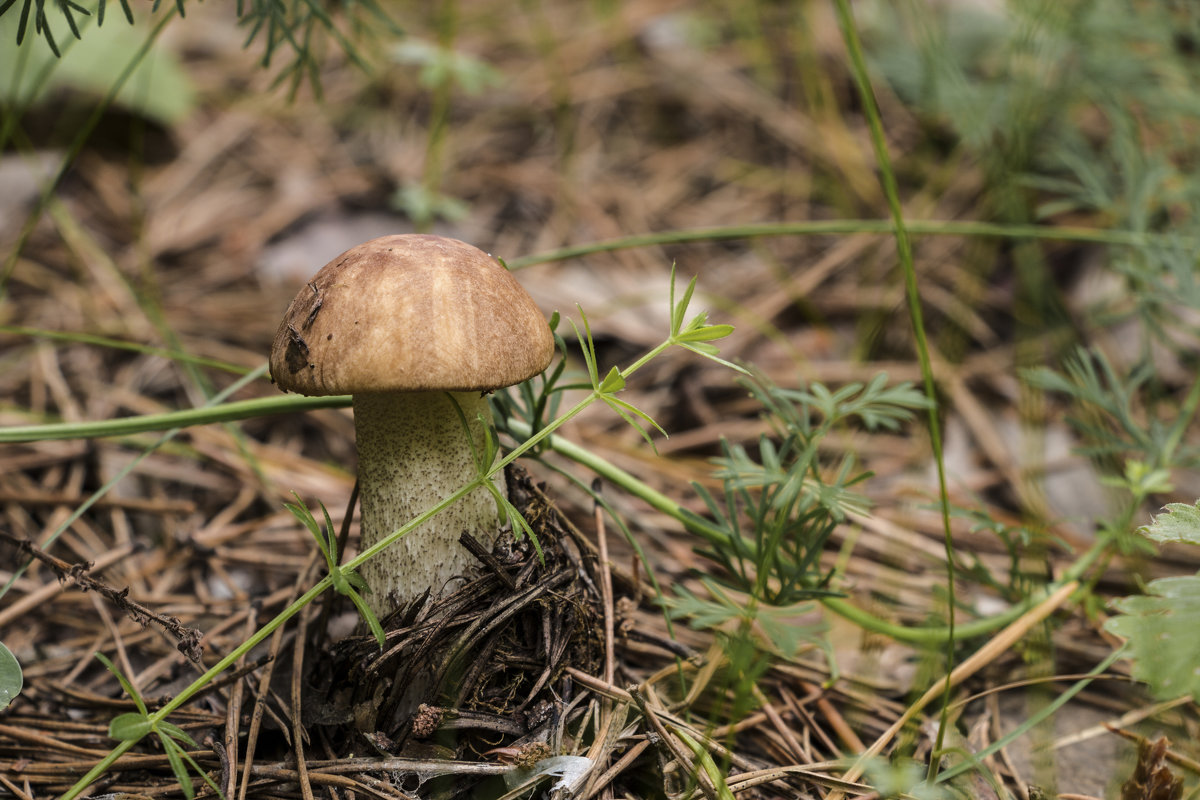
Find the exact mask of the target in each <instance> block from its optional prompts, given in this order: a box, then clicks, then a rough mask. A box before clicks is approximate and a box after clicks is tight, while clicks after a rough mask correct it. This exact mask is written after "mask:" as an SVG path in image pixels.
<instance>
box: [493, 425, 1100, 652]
mask: <svg viewBox="0 0 1200 800" xmlns="http://www.w3.org/2000/svg"><path fill="white" fill-rule="evenodd" d="M508 427H509V429H510V430H511V431H512V433H513V435H514V436H516V437H517V438H522V437H523V436H525V435H527V434H528V433H529V425H528V424H526V423H524V422H521V421H520V420H509V421H508ZM546 445H547V447H549V448H550V449H551V450H553V451H554V452H556V453H558V454H559V455H561V456H564V457H566V458H569V459H570V460H572V461H574V462H575V463H577V464H579V465H580V466H583V467H587V468H588V469H590V470H591V471H592V472H594V473H596V474H597V475H599V476H600V477H602V478H604V479H605V480H606V481H608V482H609V483H611V484H612V485H614V486H619V487H620V488H621V489H623V490H624V491H626V492H628V493H630V494H632V495H634V496H635V497H638V498H640V499H641V500H642V501H643V502H645V503H646V504H647V505H649V506H650V507H652V508H654V509H655V510H657V511H661V512H663V513H664V514H667V515H668V516H671V517H673V518H674V519H676V520H678V521H679V522H680V523H681V524H682V525H683V526H684V527H686V528H688V529H690V530H694V531H696V532H698V533H701V534H708V535H710V536H721V535H722V532H721V531H720V530H719V529H718V528H717V527H716V526H709V525H706V524H703V523H702V522H699V521H696V520H695V519H694V518H689V517H686V516H685V515H684V513H683V509H682V507H681V506H680V505H679V504H678V503H676V502H675V501H674V500H672V499H671V498H670V497H667V496H666V495H665V494H663V493H662V492H659V491H658V490H656V489H654V488H652V487H650V486H647V485H646V484H645V483H643V482H642V481H640V480H638V479H637V478H636V477H634V476H633V475H631V474H630V473H628V472H626V471H625V470H623V469H621V468H620V467H618V466H616V465H615V464H613V463H611V462H609V461H606V460H605V459H603V458H601V457H600V456H598V455H596V454H595V453H592V452H591V451H589V450H587V449H585V448H583V447H580V446H579V445H577V444H575V443H574V442H571V441H570V440H568V439H564V438H562V437H561V436H550V437H548V438H547V440H546ZM1108 548H1109V544H1108V541H1107V540H1105V539H1103V538H1102V539H1098V540H1097V541H1096V543H1095V544H1093V545H1092V546H1091V547H1090V548H1089V549H1088V550H1087V551H1085V552H1084V553H1083V554H1082V555H1080V556H1079V558H1077V559H1076V560H1075V561H1074V562H1073V563H1072V564H1071V566H1070V567H1068V568H1067V569H1066V570H1064V572H1063V574H1062V576H1061V577H1060V578H1059V579H1058V580H1057V581H1055V582H1054V583H1052V584H1049V585H1047V586H1046V587H1044V588H1042V589H1040V590H1039V591H1036V592H1034V593H1032V594H1031V595H1030V596H1029V597H1027V598H1026V599H1025V600H1024V601H1023V602H1021V603H1018V604H1017V605H1014V606H1013V607H1012V608H1009V609H1008V610H1007V611H1005V612H1003V613H1001V614H997V615H996V616H994V617H986V618H984V619H979V620H975V621H973V622H969V623H966V624H963V625H959V626H958V629H957V631H956V633H957V635H958V636H959V638H961V639H968V638H974V637H976V636H983V635H985V634H988V633H990V632H992V631H995V630H998V629H1000V628H1003V627H1004V626H1005V625H1008V624H1009V623H1010V622H1012V621H1013V620H1015V619H1016V618H1017V617H1019V616H1021V615H1022V614H1024V613H1025V612H1026V611H1028V610H1029V609H1030V608H1032V607H1033V606H1035V605H1037V604H1038V603H1039V602H1041V601H1042V600H1044V599H1045V598H1046V597H1047V596H1048V595H1050V594H1051V593H1052V592H1054V591H1056V590H1057V589H1058V588H1059V587H1060V586H1063V585H1065V584H1067V583H1070V582H1071V581H1073V580H1076V579H1077V578H1079V577H1080V576H1082V575H1083V574H1084V573H1086V572H1087V571H1088V569H1089V568H1090V567H1091V565H1092V564H1093V563H1095V561H1096V559H1097V558H1099V557H1100V556H1101V555H1102V554H1103V553H1104V552H1106V551H1107V550H1108ZM818 599H819V600H820V602H821V604H822V605H824V606H825V607H826V608H827V609H829V610H830V611H831V612H833V613H835V614H837V615H838V616H840V617H844V618H845V619H847V620H850V621H851V622H853V623H855V624H856V625H858V626H859V627H861V628H863V629H865V630H869V631H873V632H875V633H881V634H883V635H885V636H890V637H891V638H893V639H896V640H897V641H901V642H907V643H909V644H916V645H939V644H944V643H945V642H946V640H947V639H948V638H949V635H950V631H949V629H948V628H946V627H941V626H930V627H920V628H915V627H908V626H905V625H897V624H895V623H892V622H888V621H887V620H883V619H880V618H879V617H877V616H875V615H874V614H871V613H870V612H869V611H864V610H863V609H861V608H859V607H858V606H855V605H854V604H853V603H851V602H849V601H847V600H844V599H842V598H840V597H821V598H818Z"/></svg>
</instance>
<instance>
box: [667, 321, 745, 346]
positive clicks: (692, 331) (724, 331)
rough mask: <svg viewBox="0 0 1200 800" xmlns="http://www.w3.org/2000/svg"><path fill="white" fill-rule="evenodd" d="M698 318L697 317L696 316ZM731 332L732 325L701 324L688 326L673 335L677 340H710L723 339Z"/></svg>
mask: <svg viewBox="0 0 1200 800" xmlns="http://www.w3.org/2000/svg"><path fill="white" fill-rule="evenodd" d="M697 319H698V318H697ZM731 333H733V326H732V325H725V324H721V325H703V326H701V327H698V328H689V329H688V330H685V331H683V332H681V333H680V334H679V335H678V336H676V337H675V341H677V342H711V341H712V340H713V339H724V338H725V337H726V336H728V335H729V334H731Z"/></svg>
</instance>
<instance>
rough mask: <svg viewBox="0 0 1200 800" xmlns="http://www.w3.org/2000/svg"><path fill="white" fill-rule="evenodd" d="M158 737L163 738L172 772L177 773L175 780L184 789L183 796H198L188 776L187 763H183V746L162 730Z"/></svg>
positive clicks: (189, 799) (189, 797)
mask: <svg viewBox="0 0 1200 800" xmlns="http://www.w3.org/2000/svg"><path fill="white" fill-rule="evenodd" d="M158 738H159V739H161V740H162V745H163V751H164V752H166V754H167V761H168V763H170V765H171V772H173V773H175V780H177V781H179V788H181V789H183V796H184V797H186V798H187V800H192V798H193V797H195V796H196V788H195V787H194V786H192V779H191V778H189V777H188V771H187V765H186V764H184V763H183V757H182V754H181V752H180V751H181V748H180V747H179V745H177V744H175V742H173V741H171V739H170V738H169V737H168V736H167V735H166V734H164V733H163V732H162V731H159V734H158Z"/></svg>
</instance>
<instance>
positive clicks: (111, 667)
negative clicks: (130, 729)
mask: <svg viewBox="0 0 1200 800" xmlns="http://www.w3.org/2000/svg"><path fill="white" fill-rule="evenodd" d="M95 656H96V660H97V661H99V662H100V663H101V664H103V665H104V666H105V668H107V669H108V671H109V672H111V673H112V674H113V675H116V676H117V680H118V681H120V683H121V688H122V689H124V690H125V694H127V695H129V697H130V698H131V699H132V700H133V702H134V705H136V706H137V708H138V711H139V712H141V715H142V716H143V717H144V716H147V715H148V714H149V712H148V711H147V710H146V704H145V703H144V702H142V696H141V695H140V694H138V693H137V690H136V689H134V688H133V684H132V683H130V682H129V679H128V678H126V677H125V676H124V675H122V674H121V670H119V669H117V667H116V665H115V664H113V663H112V662H111V661H109V660H108V656H106V655H104V653H101V652H99V651H97V652H96V653H95Z"/></svg>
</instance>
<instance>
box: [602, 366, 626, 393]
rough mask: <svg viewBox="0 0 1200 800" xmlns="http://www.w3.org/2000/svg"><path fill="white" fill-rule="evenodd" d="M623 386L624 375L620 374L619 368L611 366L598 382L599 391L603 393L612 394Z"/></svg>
mask: <svg viewBox="0 0 1200 800" xmlns="http://www.w3.org/2000/svg"><path fill="white" fill-rule="evenodd" d="M624 388H625V376H624V375H622V374H621V370H620V369H618V368H617V367H613V368H612V369H610V370H609V371H608V374H607V375H605V376H604V380H602V381H601V382H600V391H601V392H603V393H604V394H613V393H615V392H619V391H621V390H622V389H624Z"/></svg>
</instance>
